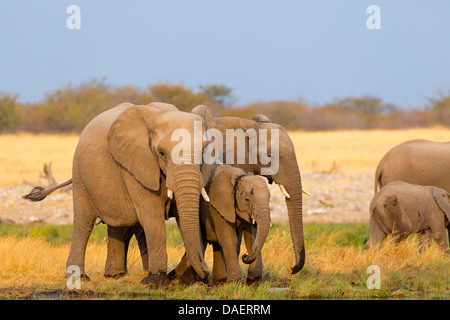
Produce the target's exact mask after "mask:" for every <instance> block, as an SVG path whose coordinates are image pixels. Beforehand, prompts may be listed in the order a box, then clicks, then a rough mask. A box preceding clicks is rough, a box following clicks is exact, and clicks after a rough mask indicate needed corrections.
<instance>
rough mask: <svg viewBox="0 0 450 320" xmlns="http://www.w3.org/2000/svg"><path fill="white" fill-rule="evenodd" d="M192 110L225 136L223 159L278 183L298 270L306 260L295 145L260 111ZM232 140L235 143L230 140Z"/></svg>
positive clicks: (201, 106) (299, 178)
mask: <svg viewBox="0 0 450 320" xmlns="http://www.w3.org/2000/svg"><path fill="white" fill-rule="evenodd" d="M192 112H194V113H197V114H200V115H202V117H203V118H204V119H205V121H206V124H207V127H208V128H214V129H216V130H218V131H219V132H220V133H221V135H222V136H223V137H226V138H224V139H223V148H222V150H223V157H222V158H223V162H224V163H226V164H229V165H232V166H233V167H237V168H241V169H242V170H244V171H245V172H251V173H254V174H257V175H262V176H265V177H266V178H267V179H268V180H269V183H272V182H275V183H277V184H278V185H279V187H280V189H281V191H282V193H283V195H284V196H285V200H286V206H287V211H288V217H289V226H290V231H291V237H292V243H293V247H294V253H295V265H294V266H293V267H292V268H291V272H292V274H295V273H297V272H299V271H300V270H301V269H302V268H303V265H304V263H305V243H304V237H303V197H302V192H303V189H302V181H301V177H300V170H299V167H298V163H297V157H296V154H295V149H294V145H293V143H292V141H291V139H290V137H289V135H288V133H287V132H286V130H285V129H284V128H283V127H282V126H281V125H279V124H275V123H271V122H270V120H269V119H268V118H267V117H266V116H264V115H260V114H259V115H255V116H254V117H253V118H252V120H248V119H242V118H237V117H213V116H212V115H211V113H210V112H209V110H208V108H207V107H206V106H203V105H200V106H197V107H195V108H194V109H193V110H192ZM230 133H231V135H233V133H234V134H235V136H236V139H234V138H233V139H231V141H229V139H228V137H227V134H230ZM242 133H245V151H246V154H245V157H244V159H240V156H241V155H240V152H239V151H240V150H239V140H240V138H239V137H240V136H242V135H241V134H242ZM272 137H273V139H272ZM234 140H236V143H233V141H234ZM230 142H231V143H230Z"/></svg>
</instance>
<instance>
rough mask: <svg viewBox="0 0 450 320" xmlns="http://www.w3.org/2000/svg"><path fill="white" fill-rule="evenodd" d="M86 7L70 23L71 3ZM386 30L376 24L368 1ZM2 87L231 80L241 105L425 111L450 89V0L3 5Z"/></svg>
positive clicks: (34, 91)
mask: <svg viewBox="0 0 450 320" xmlns="http://www.w3.org/2000/svg"><path fill="white" fill-rule="evenodd" d="M71 4H76V5H78V6H79V7H80V9H81V29H80V30H69V29H68V28H67V27H66V19H67V18H68V17H69V14H67V13H66V9H67V7H68V6H69V5H71ZM371 4H375V5H378V6H379V7H380V9H381V29H380V30H369V29H368V28H367V27H366V20H367V18H368V17H369V16H370V14H367V13H366V9H367V7H368V6H369V5H371ZM0 39H1V47H0V91H3V92H6V93H19V94H20V99H19V100H20V101H23V102H28V101H38V100H41V99H43V98H44V95H45V93H46V92H52V91H53V90H55V89H57V88H61V87H63V86H65V85H67V84H69V83H70V84H72V85H78V84H80V83H82V82H84V81H88V80H90V79H93V78H97V79H101V78H103V77H105V78H106V81H107V83H109V84H111V85H134V86H137V87H141V88H144V87H145V86H146V85H148V84H154V83H158V82H168V83H172V84H179V83H183V84H184V85H185V86H186V87H188V88H192V89H194V90H196V89H197V88H198V86H199V85H205V84H224V85H226V86H229V87H231V88H232V89H233V92H234V95H235V97H236V98H237V99H238V100H237V104H240V105H243V104H246V103H249V102H253V101H269V100H296V99H300V98H301V99H305V100H306V101H308V102H310V103H312V104H322V103H325V102H330V101H332V100H333V99H334V98H343V97H347V96H362V95H372V96H378V97H380V98H382V99H383V100H384V101H385V102H389V103H394V104H396V105H398V106H399V107H404V108H408V107H422V106H424V105H425V104H426V99H427V97H434V96H436V95H437V93H438V91H439V90H442V91H443V92H448V91H449V90H450V1H448V0H431V1H423V0H420V1H413V0H409V1H404V0H396V1H379V0H371V1H363V0H346V1H335V0H334V1H333V0H329V1H325V0H318V1H308V2H306V1H287V0H284V1H261V0H259V1H254V0H247V1H237V0H231V1H211V0H190V1H181V0H179V1H175V0H169V1H167V0H166V1H138V0H134V1H111V0H108V1H106V0H96V1H78V0H71V1H61V0H60V1H56V0H51V1H50V0H42V1H31V0H28V1H24V0H2V2H1V4H0Z"/></svg>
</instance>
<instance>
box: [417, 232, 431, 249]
mask: <svg viewBox="0 0 450 320" xmlns="http://www.w3.org/2000/svg"><path fill="white" fill-rule="evenodd" d="M418 235H419V241H420V246H421V248H422V251H425V250H427V249H428V248H429V247H430V245H431V230H430V229H425V230H422V231H420V232H419V233H418Z"/></svg>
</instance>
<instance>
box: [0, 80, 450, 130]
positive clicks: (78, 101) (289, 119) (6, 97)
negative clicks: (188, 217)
mask: <svg viewBox="0 0 450 320" xmlns="http://www.w3.org/2000/svg"><path fill="white" fill-rule="evenodd" d="M18 97H19V95H11V94H5V93H2V92H0V133H5V132H15V131H29V132H81V130H83V128H84V127H85V126H86V124H87V123H88V122H89V121H90V120H91V119H92V118H94V117H95V116H96V115H97V114H99V113H101V112H103V111H105V110H108V109H109V108H112V107H114V106H116V105H117V104H119V103H122V102H131V103H133V104H144V105H146V104H148V103H150V102H153V101H163V102H167V103H172V104H174V105H176V106H177V107H178V108H179V109H180V110H182V111H191V110H192V108H194V107H195V106H196V105H199V104H204V105H206V106H208V108H209V109H210V110H211V112H212V113H213V115H215V116H236V117H242V118H247V119H251V118H252V117H253V116H254V115H255V114H258V113H261V114H264V115H266V116H267V117H268V118H269V119H270V120H271V121H272V122H275V123H279V124H281V125H283V126H285V127H286V128H287V129H300V130H307V131H313V130H338V129H373V128H381V129H395V128H410V127H430V126H433V125H444V126H450V93H449V94H444V93H442V92H440V93H439V95H438V96H437V97H435V98H429V99H428V104H427V105H426V106H424V107H423V108H421V109H417V108H416V109H408V110H405V109H401V108H399V107H397V106H395V105H393V104H388V103H385V102H383V101H382V99H380V98H378V97H373V96H362V97H346V98H343V99H335V100H333V101H332V102H329V103H325V104H323V105H316V106H313V105H310V104H308V103H307V102H306V101H302V100H298V101H283V100H280V101H266V102H254V103H250V104H247V105H244V106H237V105H236V101H237V99H236V98H235V97H234V95H233V93H232V89H231V88H228V87H226V86H224V85H217V84H212V85H204V86H200V87H199V89H198V90H197V91H194V90H193V89H190V88H187V87H185V86H184V85H183V84H176V85H173V84H168V83H158V84H153V85H148V86H147V87H145V88H144V89H142V88H137V87H134V86H111V85H109V84H107V83H106V81H105V79H101V80H96V79H94V80H90V81H88V82H85V83H82V84H80V85H78V86H71V85H68V86H66V87H63V88H61V89H57V90H55V91H53V92H50V93H47V94H46V95H45V97H44V99H43V100H41V101H38V102H36V103H30V104H21V103H18V102H17V99H18Z"/></svg>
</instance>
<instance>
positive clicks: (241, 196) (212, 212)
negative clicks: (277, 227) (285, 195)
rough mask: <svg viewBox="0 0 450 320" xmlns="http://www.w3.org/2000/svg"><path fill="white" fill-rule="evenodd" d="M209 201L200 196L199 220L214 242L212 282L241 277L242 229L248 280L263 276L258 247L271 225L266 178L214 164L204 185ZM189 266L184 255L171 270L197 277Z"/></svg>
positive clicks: (188, 278)
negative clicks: (240, 250) (245, 248)
mask: <svg viewBox="0 0 450 320" xmlns="http://www.w3.org/2000/svg"><path fill="white" fill-rule="evenodd" d="M205 188H206V190H207V192H208V195H209V198H210V202H209V203H207V202H206V201H204V200H203V199H201V204H200V220H201V229H202V236H203V240H204V242H208V243H210V244H212V246H213V272H212V280H213V282H224V281H234V280H240V279H241V268H240V266H239V258H238V256H239V249H240V242H241V236H242V233H243V235H244V241H245V245H246V247H247V250H248V254H244V255H243V256H242V261H243V262H244V263H246V264H249V269H248V274H247V283H248V284H251V283H254V282H258V281H260V280H261V277H262V258H261V249H262V247H263V245H264V242H265V240H266V238H267V234H268V232H269V227H270V210H269V200H270V191H269V189H268V187H267V183H266V180H265V179H264V178H263V177H261V176H258V175H254V174H252V173H245V172H244V171H243V170H242V169H238V168H234V167H232V166H229V165H226V164H219V165H216V166H215V167H214V169H213V170H212V173H211V178H210V180H209V182H208V184H207V185H206V187H205ZM193 272H194V271H193V269H192V268H188V265H187V260H186V255H185V256H183V258H182V259H181V262H180V264H179V265H178V266H177V268H176V269H175V270H173V271H172V272H171V273H170V276H172V277H176V278H179V279H180V281H182V282H187V283H189V282H191V281H194V279H196V276H195V274H192V273H193Z"/></svg>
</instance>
